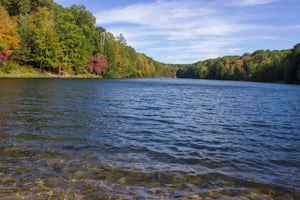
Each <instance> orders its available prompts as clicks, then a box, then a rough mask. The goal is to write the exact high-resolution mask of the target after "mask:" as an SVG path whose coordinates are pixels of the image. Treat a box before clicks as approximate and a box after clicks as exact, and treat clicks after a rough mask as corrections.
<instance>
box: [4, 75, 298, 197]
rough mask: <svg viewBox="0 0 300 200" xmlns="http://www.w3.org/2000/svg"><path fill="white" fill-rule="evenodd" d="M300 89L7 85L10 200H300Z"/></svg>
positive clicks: (202, 84)
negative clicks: (23, 199) (49, 199)
mask: <svg viewBox="0 0 300 200" xmlns="http://www.w3.org/2000/svg"><path fill="white" fill-rule="evenodd" d="M299 149H300V86H296V85H281V84H266V83H248V82H229V81H208V80H186V79H134V80H130V79H127V80H72V79H67V80H65V79H64V80H62V79H0V199H16V198H19V199H21V198H25V199H48V198H51V199H64V198H65V199H200V198H202V199H299V198H300V175H299V174H300V151H299Z"/></svg>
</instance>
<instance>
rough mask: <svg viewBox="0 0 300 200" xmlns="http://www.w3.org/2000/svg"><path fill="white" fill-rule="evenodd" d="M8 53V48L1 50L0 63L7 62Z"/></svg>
mask: <svg viewBox="0 0 300 200" xmlns="http://www.w3.org/2000/svg"><path fill="white" fill-rule="evenodd" d="M7 59H8V53H7V50H3V51H1V52H0V64H4V65H6V64H7Z"/></svg>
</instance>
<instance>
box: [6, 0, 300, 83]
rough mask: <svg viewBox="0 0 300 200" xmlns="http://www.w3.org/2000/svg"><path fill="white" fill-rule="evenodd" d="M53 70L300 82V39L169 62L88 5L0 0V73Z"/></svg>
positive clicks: (48, 0) (106, 75)
mask: <svg viewBox="0 0 300 200" xmlns="http://www.w3.org/2000/svg"><path fill="white" fill-rule="evenodd" d="M15 71H18V72H19V73H21V74H22V73H24V74H25V73H29V74H30V73H34V72H38V73H45V72H48V73H52V74H56V75H58V76H63V75H75V76H76V75H84V76H88V77H90V76H93V77H100V78H146V77H178V78H195V79H220V80H242V81H259V82H284V83H300V44H296V45H295V46H294V47H293V48H292V49H288V50H273V51H270V50H257V51H255V52H254V53H251V54H250V53H245V54H244V55H242V56H224V57H221V58H215V59H208V60H204V61H199V62H197V63H194V64H185V65H180V64H179V65H168V64H164V63H161V62H158V61H155V60H154V59H152V58H150V57H148V56H146V55H145V54H141V53H138V52H136V51H135V50H134V49H133V48H132V47H130V46H128V45H127V42H126V39H125V37H124V36H123V35H122V34H121V33H120V35H118V36H114V35H113V34H112V33H110V32H108V31H107V30H106V29H105V28H103V27H101V26H98V25H96V18H95V17H94V16H93V15H92V14H91V12H89V11H88V10H87V9H86V8H85V7H84V6H81V5H72V6H71V7H68V8H65V7H62V6H60V5H58V4H56V3H55V2H53V0H22V1H20V0H0V75H1V74H9V73H15Z"/></svg>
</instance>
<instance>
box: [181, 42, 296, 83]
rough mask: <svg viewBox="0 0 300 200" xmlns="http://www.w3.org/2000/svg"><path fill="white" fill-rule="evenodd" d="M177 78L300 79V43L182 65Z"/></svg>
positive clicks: (290, 80) (268, 80)
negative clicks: (286, 47) (288, 47)
mask: <svg viewBox="0 0 300 200" xmlns="http://www.w3.org/2000/svg"><path fill="white" fill-rule="evenodd" d="M176 75H177V77H178V78H195V79H218V80H243V81H259V82H285V83H300V44H297V45H295V46H294V48H293V49H290V50H281V51H279V50H275V51H270V50H258V51H255V52H254V53H252V54H249V53H246V54H244V55H243V56H225V57H222V58H216V59H209V60H205V61H200V62H197V63H195V64H189V65H181V66H180V67H179V69H178V71H177V73H176Z"/></svg>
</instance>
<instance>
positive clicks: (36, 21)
mask: <svg viewBox="0 0 300 200" xmlns="http://www.w3.org/2000/svg"><path fill="white" fill-rule="evenodd" d="M54 25H55V24H54V20H53V16H52V15H51V13H50V12H49V10H48V9H47V8H38V9H37V11H36V12H34V13H32V14H31V15H29V16H28V34H29V35H28V38H27V39H28V46H29V48H30V49H31V57H32V64H33V65H34V66H39V68H40V71H43V69H44V68H47V69H49V70H51V71H57V68H58V58H59V56H60V53H61V52H60V51H59V41H58V37H57V34H56V32H55V29H54Z"/></svg>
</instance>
